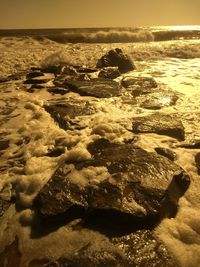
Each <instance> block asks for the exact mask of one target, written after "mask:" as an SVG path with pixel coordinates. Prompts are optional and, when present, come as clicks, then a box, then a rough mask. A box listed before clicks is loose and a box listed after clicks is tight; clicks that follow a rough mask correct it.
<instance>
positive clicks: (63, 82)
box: [53, 73, 90, 89]
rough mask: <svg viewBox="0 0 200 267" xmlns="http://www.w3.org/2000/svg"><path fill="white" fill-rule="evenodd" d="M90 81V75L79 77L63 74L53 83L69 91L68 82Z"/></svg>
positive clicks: (79, 75) (82, 74)
mask: <svg viewBox="0 0 200 267" xmlns="http://www.w3.org/2000/svg"><path fill="white" fill-rule="evenodd" d="M89 80H90V77H89V76H88V74H85V73H81V74H78V75H77V76H75V75H74V76H73V75H66V74H61V75H57V77H56V78H55V79H54V81H53V83H54V84H55V86H57V87H61V88H66V89H68V88H69V85H68V81H89Z"/></svg>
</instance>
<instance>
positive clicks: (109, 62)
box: [97, 48, 135, 73]
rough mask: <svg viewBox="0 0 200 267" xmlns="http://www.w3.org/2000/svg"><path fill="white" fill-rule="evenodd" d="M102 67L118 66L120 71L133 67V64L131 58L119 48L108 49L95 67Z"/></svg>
mask: <svg viewBox="0 0 200 267" xmlns="http://www.w3.org/2000/svg"><path fill="white" fill-rule="evenodd" d="M104 67H118V69H119V71H120V72H121V73H125V72H128V71H131V70H134V69H135V65H134V63H133V62H132V60H131V59H130V58H129V57H128V56H127V55H126V54H124V53H123V51H122V50H121V49H119V48H116V49H112V50H110V51H109V52H108V53H107V54H106V55H104V56H102V57H101V58H100V59H99V60H98V62H97V68H104Z"/></svg>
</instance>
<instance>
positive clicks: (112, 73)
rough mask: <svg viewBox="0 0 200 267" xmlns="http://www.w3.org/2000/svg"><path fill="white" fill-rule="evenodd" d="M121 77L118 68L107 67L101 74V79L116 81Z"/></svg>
mask: <svg viewBox="0 0 200 267" xmlns="http://www.w3.org/2000/svg"><path fill="white" fill-rule="evenodd" d="M120 75H121V74H120V72H119V70H118V69H117V68H116V67H107V68H104V69H102V70H101V71H100V72H99V78H106V79H115V78H117V77H118V76H120Z"/></svg>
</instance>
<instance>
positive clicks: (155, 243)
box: [28, 229, 179, 267]
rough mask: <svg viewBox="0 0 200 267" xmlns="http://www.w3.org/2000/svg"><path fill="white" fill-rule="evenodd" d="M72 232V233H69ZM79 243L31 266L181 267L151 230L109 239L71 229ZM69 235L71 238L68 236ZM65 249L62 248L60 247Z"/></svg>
mask: <svg viewBox="0 0 200 267" xmlns="http://www.w3.org/2000/svg"><path fill="white" fill-rule="evenodd" d="M68 231H69V230H68ZM71 232H72V233H73V234H72V233H71V235H73V236H74V239H75V240H77V239H78V240H79V242H70V241H71V240H69V244H70V250H71V253H70V252H67V251H66V252H61V255H62V257H59V258H55V257H54V260H52V259H47V258H46V259H43V260H42V259H38V260H37V259H35V260H32V261H31V263H30V264H29V265H28V266H29V267H47V266H48V267H54V266H56V267H64V266H70V267H102V266H106V267H133V266H137V267H143V266H144V267H148V266H158V267H159V266H165V267H178V266H179V265H178V264H177V262H176V261H175V260H174V258H173V257H172V255H170V253H169V252H168V249H167V248H166V246H165V245H164V244H163V243H162V242H161V241H160V240H158V238H157V237H156V236H155V235H154V234H153V233H152V232H151V231H149V230H140V231H137V232H136V233H132V234H129V235H125V236H121V237H113V238H110V240H109V239H108V238H106V237H105V236H103V235H100V234H99V233H97V232H93V231H91V230H87V229H81V230H79V231H78V230H75V229H73V230H71ZM69 236H70V235H69ZM61 249H62V250H63V248H61Z"/></svg>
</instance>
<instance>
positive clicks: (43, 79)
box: [24, 75, 53, 85]
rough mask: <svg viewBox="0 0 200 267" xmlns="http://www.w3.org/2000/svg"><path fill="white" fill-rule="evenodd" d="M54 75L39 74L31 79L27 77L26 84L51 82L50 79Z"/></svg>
mask: <svg viewBox="0 0 200 267" xmlns="http://www.w3.org/2000/svg"><path fill="white" fill-rule="evenodd" d="M52 79H53V77H51V76H46V75H44V76H39V77H35V78H31V79H27V80H26V81H25V82H24V84H34V85H35V84H44V83H47V82H49V81H50V80H52Z"/></svg>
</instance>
